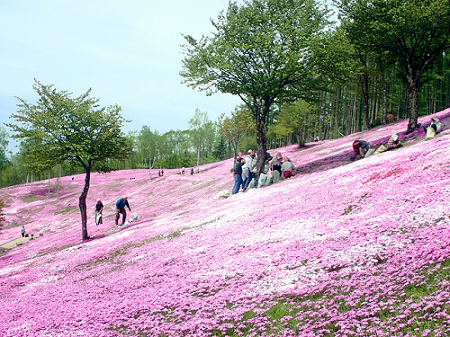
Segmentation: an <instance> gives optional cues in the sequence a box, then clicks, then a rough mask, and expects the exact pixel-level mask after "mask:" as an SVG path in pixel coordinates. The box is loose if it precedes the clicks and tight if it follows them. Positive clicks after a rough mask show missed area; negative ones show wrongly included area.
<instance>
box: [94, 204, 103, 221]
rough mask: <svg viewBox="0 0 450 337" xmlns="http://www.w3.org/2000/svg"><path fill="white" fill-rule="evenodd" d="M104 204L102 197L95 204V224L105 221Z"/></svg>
mask: <svg viewBox="0 0 450 337" xmlns="http://www.w3.org/2000/svg"><path fill="white" fill-rule="evenodd" d="M102 213H103V204H102V201H101V200H100V199H97V203H96V204H95V224H96V225H97V226H98V225H100V224H102V223H103V220H102V217H103V214H102Z"/></svg>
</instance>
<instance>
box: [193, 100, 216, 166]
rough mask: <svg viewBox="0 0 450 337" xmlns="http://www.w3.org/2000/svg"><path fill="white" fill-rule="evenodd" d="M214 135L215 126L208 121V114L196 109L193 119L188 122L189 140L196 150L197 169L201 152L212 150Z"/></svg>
mask: <svg viewBox="0 0 450 337" xmlns="http://www.w3.org/2000/svg"><path fill="white" fill-rule="evenodd" d="M215 133H216V129H215V125H214V123H213V122H212V121H210V120H209V118H208V113H207V112H201V111H200V110H199V109H196V110H195V114H194V117H192V118H191V119H190V120H189V140H190V142H191V144H192V146H193V147H194V148H195V149H196V150H197V165H196V166H197V167H198V165H199V162H200V153H201V150H202V149H203V148H206V147H208V148H209V149H210V150H211V149H212V144H213V143H214V138H215ZM211 151H212V150H211Z"/></svg>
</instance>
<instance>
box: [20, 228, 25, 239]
mask: <svg viewBox="0 0 450 337" xmlns="http://www.w3.org/2000/svg"><path fill="white" fill-rule="evenodd" d="M21 233H22V237H24V236H25V226H22V231H21Z"/></svg>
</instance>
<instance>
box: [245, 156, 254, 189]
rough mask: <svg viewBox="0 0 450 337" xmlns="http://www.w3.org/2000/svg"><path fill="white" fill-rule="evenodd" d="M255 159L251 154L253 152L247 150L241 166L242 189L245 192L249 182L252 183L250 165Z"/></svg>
mask: <svg viewBox="0 0 450 337" xmlns="http://www.w3.org/2000/svg"><path fill="white" fill-rule="evenodd" d="M254 157H255V154H254V153H253V150H251V149H250V150H248V156H247V157H245V158H244V161H245V163H244V165H243V166H242V180H243V183H242V189H243V190H244V191H245V190H246V189H247V187H248V185H249V184H250V181H252V178H253V173H252V163H253V158H254Z"/></svg>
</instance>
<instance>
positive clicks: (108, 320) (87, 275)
mask: <svg viewBox="0 0 450 337" xmlns="http://www.w3.org/2000/svg"><path fill="white" fill-rule="evenodd" d="M435 116H436V117H438V118H439V119H440V120H441V122H442V124H443V131H442V132H441V133H440V134H438V135H437V136H436V137H435V138H434V139H431V140H427V141H425V140H424V139H423V138H424V131H423V130H422V129H420V130H418V131H416V132H414V133H412V134H409V135H407V136H406V135H405V134H404V131H405V130H406V123H407V122H406V121H403V122H398V123H394V124H390V125H387V126H381V127H377V128H375V129H372V130H370V131H364V132H360V133H358V134H353V135H350V136H347V137H345V138H340V139H337V140H332V141H322V142H318V143H310V144H306V145H307V146H306V147H305V148H302V149H299V148H298V147H297V146H296V145H292V146H288V147H284V148H281V149H279V151H280V152H281V153H282V154H283V155H287V156H289V157H290V158H291V160H292V162H293V163H294V164H295V165H296V166H297V168H298V170H299V172H298V173H297V174H296V175H295V176H294V177H293V178H291V179H288V180H285V181H282V182H279V183H276V184H274V185H271V186H268V187H264V188H260V189H252V190H250V191H248V192H246V193H238V194H236V195H232V196H230V197H229V198H217V197H216V196H217V195H218V194H220V192H223V191H229V192H230V191H231V188H232V186H233V177H232V174H231V173H230V168H231V167H232V165H233V160H232V159H229V160H226V161H223V162H219V163H214V164H208V165H204V166H201V167H200V174H198V175H193V176H191V175H183V176H182V175H180V174H178V173H179V171H180V170H165V174H164V177H158V174H157V171H156V170H155V171H154V172H152V177H153V179H152V180H151V181H150V180H149V172H148V170H129V171H117V172H111V173H106V174H105V173H103V174H100V173H95V174H93V175H92V179H91V186H90V190H89V194H88V211H89V214H88V215H89V220H90V221H89V224H88V232H89V236H90V237H91V239H90V240H88V241H85V242H83V241H81V218H80V212H79V209H78V197H79V195H80V193H81V191H82V186H83V184H84V174H80V175H77V176H75V177H74V179H73V180H72V177H63V178H61V180H60V181H59V182H58V180H57V179H56V178H55V179H51V180H50V181H47V182H44V181H41V182H35V183H33V185H32V186H30V185H28V186H25V185H22V186H14V187H10V188H4V189H2V190H0V197H1V198H3V199H4V200H5V203H6V208H5V210H4V213H5V217H6V223H5V225H4V229H3V232H2V234H1V235H0V244H1V245H3V244H5V243H7V242H10V241H12V240H14V239H16V238H17V237H19V236H20V229H21V227H22V225H25V228H26V231H27V233H30V234H31V233H33V235H34V238H33V240H30V241H27V242H25V243H23V244H21V245H18V246H16V247H13V248H11V249H10V250H8V251H5V252H3V253H1V255H0V336H7V337H10V336H27V337H32V336H49V337H50V336H51V337H56V336H64V337H66V336H89V337H106V336H141V337H142V336H159V337H163V336H166V337H172V336H229V337H231V336H450V298H449V291H450V277H449V275H450V271H449V268H450V226H449V225H450V205H449V195H450V128H449V126H450V109H447V110H445V111H442V112H440V113H437V114H435ZM429 120H430V116H428V117H423V118H422V119H421V120H420V122H421V123H428V122H429ZM396 131H399V137H400V140H401V141H402V142H403V144H404V146H403V147H401V148H399V149H396V150H392V151H388V152H385V153H382V154H378V155H374V156H371V157H368V158H365V159H361V160H358V161H354V162H351V161H350V160H349V158H350V154H351V152H352V148H351V143H352V142H353V141H354V140H355V139H365V140H368V141H370V142H372V144H381V143H387V140H388V139H389V137H390V135H391V134H392V133H394V132H396ZM270 152H271V153H272V154H274V153H276V152H277V150H271V151H270ZM57 184H59V189H56V185H57ZM124 194H127V195H128V198H129V202H130V206H131V209H132V212H128V217H130V216H131V213H133V212H136V213H137V214H138V215H139V217H140V218H139V219H138V221H136V222H132V223H130V224H129V225H127V226H124V227H120V228H116V227H115V225H114V212H115V201H116V200H117V199H118V198H119V197H120V196H122V195H124ZM97 198H100V199H101V200H102V201H103V203H104V205H105V210H104V221H103V224H102V225H99V226H95V224H94V206H95V202H96V199H97Z"/></svg>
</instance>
